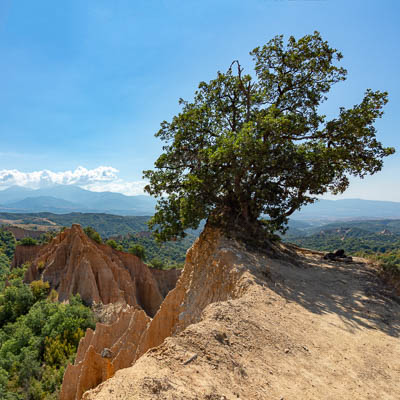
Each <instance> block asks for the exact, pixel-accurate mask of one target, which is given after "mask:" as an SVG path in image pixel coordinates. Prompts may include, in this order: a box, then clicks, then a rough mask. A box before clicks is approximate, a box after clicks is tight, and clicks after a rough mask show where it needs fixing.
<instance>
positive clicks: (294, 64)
mask: <svg viewBox="0 0 400 400" xmlns="http://www.w3.org/2000/svg"><path fill="white" fill-rule="evenodd" d="M251 55H252V56H253V60H254V62H255V67H254V72H255V76H254V77H252V76H250V75H246V74H244V73H243V68H242V67H241V66H240V64H239V62H238V61H235V62H233V63H232V65H231V66H230V68H229V69H228V70H227V71H226V72H225V73H221V72H219V73H218V75H217V77H216V79H214V80H212V81H210V82H209V83H206V82H201V83H200V84H199V89H198V90H197V91H196V92H195V95H194V100H193V102H188V101H184V100H180V104H181V106H182V111H181V113H179V114H178V115H176V116H175V117H173V119H172V121H171V122H167V121H164V122H162V123H161V129H160V130H159V132H158V133H157V134H156V136H157V137H159V138H160V139H161V140H163V141H164V142H165V143H166V144H165V146H164V153H163V154H162V155H161V156H160V157H159V158H158V160H157V161H156V162H155V168H156V169H155V170H154V171H152V170H149V171H144V177H145V178H147V179H148V180H149V181H150V184H149V185H148V186H147V187H146V191H147V192H148V193H149V194H151V195H154V196H156V197H158V198H159V200H158V205H157V208H156V209H157V212H156V214H155V215H154V217H153V218H152V219H151V221H150V226H151V227H153V228H154V229H155V233H156V237H157V238H158V239H159V240H168V239H171V238H175V237H179V236H181V237H183V236H185V230H186V229H187V228H196V227H197V226H198V225H199V223H200V221H202V220H204V219H207V218H208V219H209V221H210V222H211V223H213V224H215V225H217V226H219V227H222V228H224V229H225V230H226V231H230V233H231V234H234V233H235V232H236V231H237V232H242V233H243V235H244V236H245V235H247V236H253V233H254V231H255V230H257V232H258V231H260V229H261V224H260V223H259V222H258V219H259V217H260V216H267V220H268V230H269V231H271V232H272V231H275V230H284V225H285V223H286V222H287V218H288V216H290V215H291V214H292V213H293V212H294V211H296V210H297V209H299V208H300V207H301V206H302V205H305V204H307V203H312V202H314V201H315V199H316V196H317V195H322V194H324V193H326V192H331V193H333V194H338V193H343V192H344V191H345V189H346V188H347V187H348V185H349V180H348V176H351V175H352V176H358V177H361V178H362V177H364V176H365V175H367V174H374V173H375V172H377V171H379V170H380V169H381V168H382V159H383V158H384V157H386V156H388V155H390V154H393V153H394V149H393V148H384V147H383V146H382V144H381V143H380V142H378V141H377V140H376V136H375V133H376V130H375V128H374V123H375V121H376V119H377V118H380V117H381V116H382V114H383V112H382V108H383V106H384V105H385V104H386V102H387V93H385V92H379V91H376V92H373V91H371V90H367V91H366V93H365V96H364V98H363V100H362V101H361V103H360V104H358V105H355V106H354V107H353V108H350V109H345V108H340V110H339V115H338V116H337V117H336V118H334V119H332V120H327V119H326V116H324V115H322V114H320V113H319V109H320V105H321V104H322V103H323V102H324V101H325V100H326V94H327V93H328V92H329V91H330V89H331V87H332V86H333V85H335V84H336V83H338V82H341V81H344V80H345V78H346V70H345V69H344V68H341V67H338V66H337V63H338V62H339V61H340V60H341V58H342V55H341V54H340V53H339V52H338V51H337V50H335V49H332V48H331V47H330V46H329V44H328V43H327V42H325V41H323V40H322V38H321V36H320V35H319V33H318V32H315V33H314V34H313V35H306V36H304V37H303V38H301V39H299V40H296V39H295V38H294V37H290V38H289V39H288V42H287V44H285V43H284V40H283V36H277V37H275V38H274V39H272V40H271V41H270V42H268V43H267V44H266V45H264V46H262V47H257V48H255V49H254V50H253V51H252V52H251ZM243 235H242V236H243Z"/></svg>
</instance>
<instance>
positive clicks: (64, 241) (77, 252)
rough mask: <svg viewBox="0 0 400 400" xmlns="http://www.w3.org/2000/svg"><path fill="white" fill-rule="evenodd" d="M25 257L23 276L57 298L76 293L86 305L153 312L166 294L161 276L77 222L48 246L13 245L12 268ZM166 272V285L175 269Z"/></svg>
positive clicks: (152, 313) (171, 279)
mask: <svg viewBox="0 0 400 400" xmlns="http://www.w3.org/2000/svg"><path fill="white" fill-rule="evenodd" d="M28 261H29V262H30V267H29V269H28V271H27V272H26V275H25V280H26V281H28V282H30V281H33V280H37V279H42V280H44V281H47V282H49V283H50V287H51V288H52V289H55V290H57V292H58V298H59V300H60V301H64V300H67V299H68V298H69V297H70V295H71V294H77V293H79V294H80V296H81V297H82V299H83V300H84V301H85V302H87V303H92V302H96V303H100V302H101V303H103V304H108V303H122V304H127V305H130V306H133V307H136V308H142V309H143V310H145V311H146V313H147V314H148V315H150V316H153V315H154V314H155V313H156V311H157V310H158V308H159V306H160V304H161V302H162V300H163V298H164V296H165V295H163V293H165V291H166V287H165V285H160V287H159V283H158V281H160V282H161V281H162V277H161V276H160V277H158V278H155V277H154V275H153V273H152V272H151V270H150V269H149V268H148V267H147V266H146V265H145V264H144V263H143V262H142V261H141V260H140V259H139V258H138V257H136V256H134V255H132V254H127V253H123V252H120V251H117V250H114V249H112V248H111V247H110V246H107V245H104V244H98V243H96V242H94V241H93V240H91V239H89V238H88V237H87V235H86V234H85V233H84V232H83V230H82V229H81V227H80V226H79V225H73V226H72V227H71V228H70V229H66V230H64V231H63V232H61V233H60V234H59V235H58V236H57V237H55V238H54V239H53V240H52V241H51V242H50V243H49V244H48V245H45V246H18V247H17V249H16V252H15V257H14V262H13V266H17V265H21V264H23V263H25V262H28ZM163 272H164V271H160V274H161V275H162V273H163ZM165 274H166V276H167V281H168V282H169V285H170V286H172V285H173V284H174V282H173V280H174V278H175V283H176V279H177V275H178V273H176V272H175V273H174V272H169V271H165ZM174 274H175V275H174Z"/></svg>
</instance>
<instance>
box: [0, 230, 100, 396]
mask: <svg viewBox="0 0 400 400" xmlns="http://www.w3.org/2000/svg"><path fill="white" fill-rule="evenodd" d="M14 249H15V238H14V237H13V235H12V234H11V233H10V232H7V231H4V230H2V229H0V398H1V399H4V400H23V399H32V400H36V399H37V400H39V399H40V400H41V399H45V400H49V399H54V400H55V399H57V398H58V393H59V387H60V385H61V382H62V377H63V374H64V368H65V366H66V365H67V363H68V362H69V361H71V360H73V359H74V357H75V353H76V349H77V345H78V343H79V340H80V338H81V337H82V336H83V335H84V332H85V330H86V328H88V327H91V328H94V323H95V319H94V315H93V313H92V311H91V310H90V309H89V308H88V307H86V306H85V305H83V304H82V302H81V300H80V298H79V296H77V297H71V299H70V302H69V304H59V303H58V301H57V293H56V292H55V291H51V292H50V291H49V284H48V283H47V282H42V281H40V280H39V281H33V282H31V284H29V285H28V284H25V283H23V275H24V272H25V268H15V269H13V270H12V271H11V270H10V263H11V259H12V257H13V253H14Z"/></svg>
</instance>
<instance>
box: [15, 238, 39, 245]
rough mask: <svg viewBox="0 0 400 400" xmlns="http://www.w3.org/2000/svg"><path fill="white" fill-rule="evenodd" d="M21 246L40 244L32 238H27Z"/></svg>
mask: <svg viewBox="0 0 400 400" xmlns="http://www.w3.org/2000/svg"><path fill="white" fill-rule="evenodd" d="M19 244H20V245H22V246H36V245H37V244H38V241H37V240H35V239H33V238H31V237H25V238H23V239H21V240H20V242H19Z"/></svg>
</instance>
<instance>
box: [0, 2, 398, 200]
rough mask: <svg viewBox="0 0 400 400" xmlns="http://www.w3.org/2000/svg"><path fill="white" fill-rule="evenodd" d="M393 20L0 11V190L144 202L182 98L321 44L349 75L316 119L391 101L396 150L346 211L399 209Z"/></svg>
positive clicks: (357, 7)
mask: <svg viewBox="0 0 400 400" xmlns="http://www.w3.org/2000/svg"><path fill="white" fill-rule="evenodd" d="M398 15H400V2H398V1H396V0H381V1H378V0H351V1H348V0H346V1H342V0H246V1H243V0H212V1H211V0H202V1H199V0H196V1H195V0H185V1H183V0H181V1H178V0H137V1H132V0H113V1H109V0H85V1H81V0H68V1H57V2H55V1H53V0H37V1H32V0H18V1H12V0H1V2H0V54H1V56H0V88H1V90H0V188H2V189H3V188H6V187H9V186H11V185H15V184H18V185H22V186H27V187H32V188H38V187H42V186H45V185H49V184H51V183H63V184H77V185H80V186H82V187H85V188H88V189H90V190H96V191H101V190H110V191H118V192H121V193H125V194H130V195H134V194H141V193H143V187H144V184H145V183H144V182H143V178H142V171H143V170H146V169H152V168H153V164H154V161H155V160H156V158H157V157H158V156H159V155H160V154H161V152H162V142H160V141H159V140H158V139H157V138H155V137H154V134H155V133H156V132H157V130H158V129H159V126H160V123H161V122H162V121H163V120H170V119H171V118H172V117H173V116H174V115H175V114H177V113H178V112H179V111H180V106H179V105H178V100H179V98H184V99H186V100H191V99H192V97H193V93H194V91H195V90H196V88H197V85H198V83H199V82H200V81H208V80H210V79H213V78H214V77H215V76H216V72H217V71H218V70H221V71H225V70H226V69H227V68H228V67H229V66H230V64H231V62H232V61H233V60H235V59H238V60H240V62H241V64H242V65H244V66H245V68H246V70H245V72H249V73H251V69H252V61H251V57H250V56H249V54H248V53H249V51H251V50H252V49H253V48H254V47H256V46H259V45H263V44H265V43H266V42H267V41H269V40H270V39H272V38H273V37H274V36H276V35H280V34H283V35H285V37H286V38H287V37H288V36H290V35H293V36H295V37H296V38H300V37H302V36H304V35H306V34H311V33H313V32H314V31H315V30H317V31H319V32H320V33H321V35H322V37H323V39H325V40H327V41H328V42H329V44H330V45H331V46H332V47H334V48H336V49H338V50H340V51H341V52H342V54H343V56H344V58H343V60H342V62H341V65H342V66H344V67H345V68H346V69H347V70H348V78H347V80H346V81H345V82H344V83H341V84H338V85H336V86H335V87H334V89H332V91H331V93H330V95H329V100H328V102H327V103H326V104H324V109H323V111H324V112H325V113H326V114H327V115H329V116H335V115H336V114H337V111H338V109H339V107H340V106H343V107H352V106H353V105H354V104H357V103H359V102H360V101H361V100H362V97H363V94H364V92H365V90H366V89H367V88H371V89H373V90H386V91H388V92H389V103H388V105H387V106H386V108H385V115H384V117H383V118H382V120H380V121H378V123H377V124H376V127H377V129H378V134H377V136H378V139H379V140H380V141H382V142H383V143H384V145H385V146H393V147H395V148H397V149H398V152H397V154H395V155H394V156H391V157H390V158H387V159H386V160H385V164H384V168H383V170H382V171H381V172H380V173H378V174H376V175H374V176H372V177H367V178H365V179H364V180H354V179H353V180H352V181H351V186H350V188H349V189H348V190H347V191H346V192H345V194H344V195H342V196H341V198H363V199H372V200H390V201H400V185H399V184H398V182H399V179H398V177H399V176H400V135H399V134H398V133H397V130H398V127H399V126H400V113H399V109H400V90H399V89H400V83H399V82H400V79H399V78H398V72H399V71H400V65H399V64H400V41H399V38H400V24H399V23H398ZM327 198H333V197H329V196H328V197H327Z"/></svg>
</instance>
